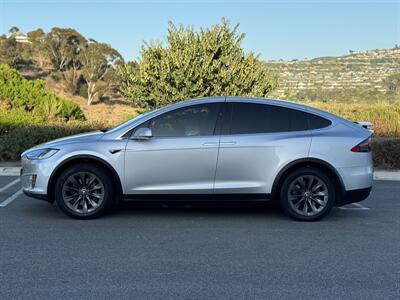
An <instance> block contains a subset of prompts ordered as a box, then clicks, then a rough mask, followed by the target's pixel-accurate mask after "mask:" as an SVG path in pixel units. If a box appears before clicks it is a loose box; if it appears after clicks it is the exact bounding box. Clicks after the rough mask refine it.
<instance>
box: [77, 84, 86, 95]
mask: <svg viewBox="0 0 400 300" xmlns="http://www.w3.org/2000/svg"><path fill="white" fill-rule="evenodd" d="M78 94H79V96H81V97H83V98H87V96H88V86H87V84H86V83H85V84H81V85H80V86H79V92H78Z"/></svg>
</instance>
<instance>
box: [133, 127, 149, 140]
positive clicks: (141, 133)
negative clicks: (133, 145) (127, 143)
mask: <svg viewBox="0 0 400 300" xmlns="http://www.w3.org/2000/svg"><path fill="white" fill-rule="evenodd" d="M152 136H153V133H152V132H151V129H150V128H147V127H142V128H139V129H138V130H136V131H135V132H134V133H133V135H132V136H131V139H132V140H148V139H149V138H151V137H152Z"/></svg>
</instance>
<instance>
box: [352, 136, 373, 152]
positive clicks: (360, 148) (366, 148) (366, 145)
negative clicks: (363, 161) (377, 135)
mask: <svg viewBox="0 0 400 300" xmlns="http://www.w3.org/2000/svg"><path fill="white" fill-rule="evenodd" d="M351 152H371V138H368V139H366V140H364V141H362V142H361V143H359V144H358V145H356V146H354V147H353V148H351Z"/></svg>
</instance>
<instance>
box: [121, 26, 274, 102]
mask: <svg viewBox="0 0 400 300" xmlns="http://www.w3.org/2000/svg"><path fill="white" fill-rule="evenodd" d="M236 31H237V26H236V27H234V28H233V29H232V28H230V26H229V23H228V22H227V21H225V20H223V21H222V24H219V25H215V26H213V27H211V28H205V29H201V30H200V31H199V32H195V31H194V30H193V29H192V28H190V27H184V26H180V27H179V28H177V27H175V26H174V25H173V24H172V23H170V24H169V28H168V36H167V40H166V46H165V47H163V44H162V43H150V44H145V46H143V47H142V51H141V58H140V60H139V61H134V62H131V63H128V64H126V65H125V66H123V67H122V68H121V73H122V74H121V76H122V84H121V92H122V94H123V95H124V96H125V97H127V98H128V99H130V100H131V101H132V102H134V104H135V105H137V106H139V107H141V108H156V107H160V106H163V105H166V104H169V103H172V102H176V101H180V100H184V99H190V98H196V97H208V96H225V95H231V96H259V97H264V96H266V95H268V93H269V92H270V91H271V90H272V89H273V87H274V83H273V82H274V81H273V80H272V79H271V77H270V76H269V73H268V70H267V67H266V66H265V64H264V63H262V62H261V61H260V60H259V58H258V56H257V55H254V54H253V53H250V54H247V55H246V54H245V53H244V51H243V49H242V46H241V43H242V41H243V39H244V34H238V33H237V32H236Z"/></svg>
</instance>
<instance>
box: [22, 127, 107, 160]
mask: <svg viewBox="0 0 400 300" xmlns="http://www.w3.org/2000/svg"><path fill="white" fill-rule="evenodd" d="M103 136H104V132H102V131H94V132H88V133H81V134H76V135H71V136H67V137H64V138H60V139H56V140H52V141H50V142H47V143H44V144H40V145H37V146H35V147H33V148H30V149H28V150H26V151H25V152H24V153H22V155H24V154H25V153H26V152H28V151H30V150H32V149H37V148H57V147H58V146H61V145H65V144H71V143H76V142H89V141H93V140H98V139H101V138H102V137H103Z"/></svg>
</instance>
